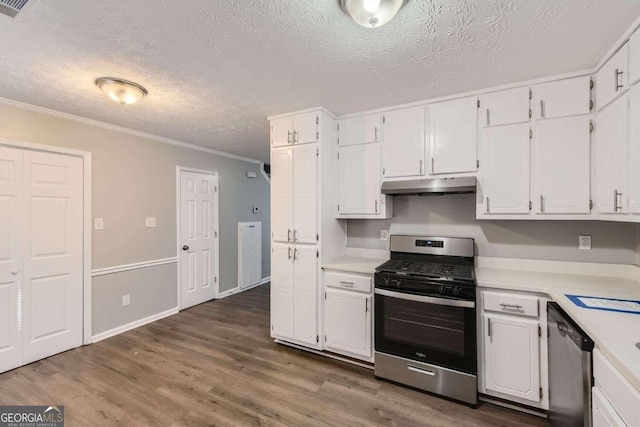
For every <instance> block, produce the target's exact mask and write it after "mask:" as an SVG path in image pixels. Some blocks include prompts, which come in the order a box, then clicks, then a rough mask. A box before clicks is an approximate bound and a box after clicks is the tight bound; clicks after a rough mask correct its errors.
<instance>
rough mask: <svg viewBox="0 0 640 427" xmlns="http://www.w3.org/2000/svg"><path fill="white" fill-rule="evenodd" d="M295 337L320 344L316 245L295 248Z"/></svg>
mask: <svg viewBox="0 0 640 427" xmlns="http://www.w3.org/2000/svg"><path fill="white" fill-rule="evenodd" d="M293 264H294V274H293V283H294V307H295V308H294V316H293V318H294V319H295V322H294V338H295V339H296V341H300V342H303V343H306V344H310V345H313V346H316V345H317V344H318V255H317V248H316V247H304V246H297V247H295V248H294V249H293Z"/></svg>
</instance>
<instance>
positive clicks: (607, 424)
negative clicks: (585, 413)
mask: <svg viewBox="0 0 640 427" xmlns="http://www.w3.org/2000/svg"><path fill="white" fill-rule="evenodd" d="M591 398H592V403H591V413H592V425H593V427H626V424H625V423H624V421H622V418H620V415H618V413H617V412H616V410H615V409H614V408H613V406H611V403H609V401H608V400H607V398H606V397H605V396H604V394H603V393H602V392H601V391H600V389H599V388H598V387H593V388H592V389H591Z"/></svg>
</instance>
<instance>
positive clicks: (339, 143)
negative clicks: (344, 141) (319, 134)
mask: <svg viewBox="0 0 640 427" xmlns="http://www.w3.org/2000/svg"><path fill="white" fill-rule="evenodd" d="M338 145H340V137H338Z"/></svg>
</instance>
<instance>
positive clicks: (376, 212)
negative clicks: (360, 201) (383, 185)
mask: <svg viewBox="0 0 640 427" xmlns="http://www.w3.org/2000/svg"><path fill="white" fill-rule="evenodd" d="M376 213H378V201H377V200H376Z"/></svg>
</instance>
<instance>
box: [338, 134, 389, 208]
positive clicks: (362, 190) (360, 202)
mask: <svg viewBox="0 0 640 427" xmlns="http://www.w3.org/2000/svg"><path fill="white" fill-rule="evenodd" d="M338 163H339V182H340V185H339V191H340V207H339V211H338V212H339V214H377V213H378V210H379V209H380V206H379V204H380V200H379V199H380V144H365V145H355V146H349V147H341V148H340V157H339V160H338Z"/></svg>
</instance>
